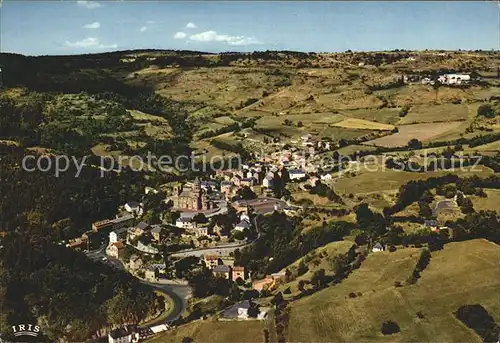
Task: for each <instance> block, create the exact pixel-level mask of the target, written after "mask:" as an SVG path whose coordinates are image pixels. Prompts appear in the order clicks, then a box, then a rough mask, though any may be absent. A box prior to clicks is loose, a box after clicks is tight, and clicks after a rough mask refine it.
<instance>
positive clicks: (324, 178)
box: [320, 174, 333, 181]
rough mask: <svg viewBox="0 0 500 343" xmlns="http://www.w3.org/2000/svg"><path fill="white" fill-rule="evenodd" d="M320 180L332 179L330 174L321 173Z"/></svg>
mask: <svg viewBox="0 0 500 343" xmlns="http://www.w3.org/2000/svg"><path fill="white" fill-rule="evenodd" d="M320 178H321V181H331V180H332V179H333V176H332V174H323V175H321V176H320Z"/></svg>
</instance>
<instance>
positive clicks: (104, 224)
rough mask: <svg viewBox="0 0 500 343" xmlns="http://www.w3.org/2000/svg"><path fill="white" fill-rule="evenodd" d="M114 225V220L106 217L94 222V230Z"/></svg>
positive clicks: (97, 230)
mask: <svg viewBox="0 0 500 343" xmlns="http://www.w3.org/2000/svg"><path fill="white" fill-rule="evenodd" d="M112 226H113V222H112V221H111V220H109V219H104V220H100V221H97V222H95V223H92V230H93V231H95V232H99V231H101V230H104V229H107V228H111V227H112Z"/></svg>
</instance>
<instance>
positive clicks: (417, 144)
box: [408, 138, 422, 150]
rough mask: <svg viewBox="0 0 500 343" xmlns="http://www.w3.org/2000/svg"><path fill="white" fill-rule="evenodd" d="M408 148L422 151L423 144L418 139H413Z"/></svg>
mask: <svg viewBox="0 0 500 343" xmlns="http://www.w3.org/2000/svg"><path fill="white" fill-rule="evenodd" d="M408 148H410V149H413V150H417V149H422V142H421V141H419V140H418V139H416V138H412V139H410V141H409V142H408Z"/></svg>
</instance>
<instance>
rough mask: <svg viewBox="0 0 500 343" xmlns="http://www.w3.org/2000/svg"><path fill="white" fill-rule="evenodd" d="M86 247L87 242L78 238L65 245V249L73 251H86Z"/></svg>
mask: <svg viewBox="0 0 500 343" xmlns="http://www.w3.org/2000/svg"><path fill="white" fill-rule="evenodd" d="M87 245H88V240H87V239H83V238H80V237H79V238H75V239H72V240H70V241H69V243H68V244H66V247H67V248H70V249H75V250H85V249H87Z"/></svg>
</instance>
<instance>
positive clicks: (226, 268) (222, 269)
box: [212, 264, 231, 273]
mask: <svg viewBox="0 0 500 343" xmlns="http://www.w3.org/2000/svg"><path fill="white" fill-rule="evenodd" d="M212 271H213V272H214V273H229V272H230V271H231V268H230V267H229V266H226V265H224V264H221V265H219V266H216V267H214V269H212Z"/></svg>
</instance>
